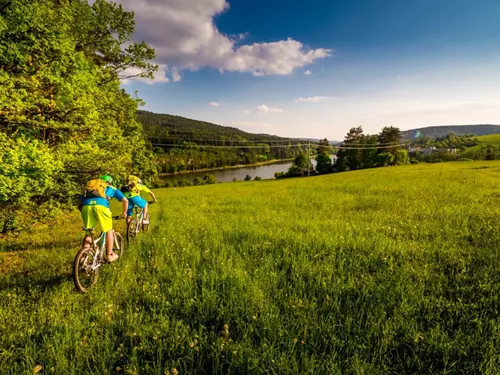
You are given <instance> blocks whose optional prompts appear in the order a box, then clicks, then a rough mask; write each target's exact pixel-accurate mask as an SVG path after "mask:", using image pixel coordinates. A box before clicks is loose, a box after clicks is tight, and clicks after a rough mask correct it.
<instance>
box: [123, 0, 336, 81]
mask: <svg viewBox="0 0 500 375" xmlns="http://www.w3.org/2000/svg"><path fill="white" fill-rule="evenodd" d="M117 1H118V2H119V3H121V4H122V5H123V6H124V8H125V9H126V10H131V11H134V13H135V21H136V33H135V36H134V38H135V39H136V40H139V41H142V40H144V41H146V42H147V43H148V44H149V45H151V46H152V47H153V48H155V50H156V60H155V61H156V62H157V63H159V64H162V65H163V66H165V67H166V66H168V67H171V68H172V72H173V73H172V79H173V80H174V81H178V80H180V74H179V71H180V70H186V69H188V70H197V69H199V68H201V67H211V68H215V69H218V70H219V71H221V72H224V71H230V72H242V73H252V74H253V75H255V76H265V75H289V74H292V73H293V71H294V70H295V69H297V68H302V67H305V66H307V65H310V64H312V63H314V62H315V61H316V60H317V59H322V58H325V57H327V56H330V55H331V54H332V51H331V50H329V49H325V48H318V49H310V48H308V47H305V46H304V45H303V44H302V43H301V42H299V41H296V40H294V39H291V38H288V39H286V40H279V41H275V42H270V43H254V44H251V45H240V42H241V40H242V39H243V38H244V37H245V34H244V33H240V34H237V35H235V36H227V35H224V34H222V33H221V32H220V31H219V30H218V29H217V27H216V26H215V24H214V17H215V16H217V15H219V14H221V13H223V12H225V11H227V10H228V9H229V3H228V2H227V1H226V0H142V1H140V2H139V1H137V0H117ZM243 31H244V30H243ZM174 69H177V70H174ZM159 81H160V82H166V81H167V80H164V79H163V80H159Z"/></svg>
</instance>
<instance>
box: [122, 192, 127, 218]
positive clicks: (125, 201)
mask: <svg viewBox="0 0 500 375" xmlns="http://www.w3.org/2000/svg"><path fill="white" fill-rule="evenodd" d="M127 210H128V199H127V198H125V197H123V199H122V215H121V216H122V217H127Z"/></svg>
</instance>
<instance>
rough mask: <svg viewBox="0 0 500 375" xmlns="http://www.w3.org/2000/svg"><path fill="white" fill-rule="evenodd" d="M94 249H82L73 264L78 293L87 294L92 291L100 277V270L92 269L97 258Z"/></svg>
mask: <svg viewBox="0 0 500 375" xmlns="http://www.w3.org/2000/svg"><path fill="white" fill-rule="evenodd" d="M96 256H97V255H96V253H95V251H94V249H92V248H90V247H84V248H82V249H81V250H80V251H79V252H78V253H77V254H76V257H75V261H74V262H73V280H74V282H75V287H76V289H77V290H78V291H80V292H82V293H85V292H87V291H88V290H89V289H91V288H92V287H93V286H94V285H95V284H96V283H97V279H98V277H99V268H100V267H98V268H96V269H95V270H93V269H92V264H93V263H94V259H95V257H96Z"/></svg>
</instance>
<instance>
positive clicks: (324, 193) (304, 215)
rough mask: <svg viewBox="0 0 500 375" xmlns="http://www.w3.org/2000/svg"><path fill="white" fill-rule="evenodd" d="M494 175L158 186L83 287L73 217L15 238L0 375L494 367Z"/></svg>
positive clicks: (456, 168)
mask: <svg viewBox="0 0 500 375" xmlns="http://www.w3.org/2000/svg"><path fill="white" fill-rule="evenodd" d="M499 182H500V163H498V162H487V163H486V162H477V163H476V162H474V163H449V164H433V165H418V166H408V167H397V168H384V169H374V170H366V171H359V172H348V173H343V174H336V175H329V176H324V177H314V178H309V179H307V178H302V179H290V180H282V181H262V182H245V183H244V182H240V183H228V184H221V185H212V186H202V187H192V188H181V189H176V190H173V189H168V190H161V191H158V195H159V198H160V199H161V204H160V205H157V206H156V207H154V209H155V212H156V215H157V220H156V226H155V227H154V228H153V229H154V230H153V234H152V235H151V236H147V237H146V238H144V241H143V242H142V243H141V244H139V245H137V246H136V247H133V248H131V249H130V251H129V252H128V253H127V254H126V257H124V259H122V260H121V261H120V262H118V263H117V264H115V265H113V266H108V267H106V268H105V269H104V270H103V273H102V275H101V277H102V278H101V279H100V280H99V283H98V285H97V287H96V289H94V290H93V291H92V292H91V293H89V294H87V295H80V294H77V293H75V292H74V289H73V285H72V282H71V279H70V270H71V261H72V258H73V256H74V254H75V253H76V250H77V248H78V238H79V234H78V233H77V228H78V226H79V222H78V220H76V221H73V222H71V221H68V222H64V223H62V225H58V228H54V233H56V235H57V237H56V238H54V239H53V240H52V239H51V238H50V237H49V234H48V233H49V232H50V229H46V230H41V231H40V232H36V233H33V234H32V235H31V236H30V239H29V242H28V241H27V240H26V237H24V238H19V239H17V240H10V241H9V242H6V241H5V240H4V241H2V242H1V245H2V249H1V251H2V252H0V269H1V272H2V274H1V276H0V332H2V334H1V335H0V373H2V374H3V373H12V374H20V373H26V374H28V373H32V372H33V368H34V367H35V366H36V365H39V364H40V365H43V366H44V370H42V371H46V372H47V373H51V372H50V369H51V368H52V367H53V368H54V372H55V373H58V374H89V373H95V374H105V373H109V374H112V373H113V374H115V373H118V374H119V373H130V374H133V373H136V374H164V373H165V371H166V370H171V369H172V368H176V369H177V370H178V371H179V373H180V374H193V373H200V374H201V373H249V374H255V373H273V374H278V373H279V374H288V373H289V374H297V373H310V374H326V373H339V374H340V373H357V374H363V373H364V374H390V373H392V374H402V373H463V374H473V373H486V374H496V373H497V371H498V368H499V366H500V360H499V358H500V345H499V344H500V318H499V308H500V300H499V298H500V297H499V296H500V281H499V274H500V262H498V258H499V255H500V249H499V245H498V244H499V240H500V229H499V228H498V227H497V218H498V217H499V214H500V206H499V204H498V203H499V201H500V193H498V191H497V188H496V187H497V186H498V183H499ZM225 325H227V326H225Z"/></svg>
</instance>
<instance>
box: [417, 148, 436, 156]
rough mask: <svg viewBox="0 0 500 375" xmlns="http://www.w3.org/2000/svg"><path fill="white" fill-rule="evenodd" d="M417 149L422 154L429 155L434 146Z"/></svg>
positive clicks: (433, 150)
mask: <svg viewBox="0 0 500 375" xmlns="http://www.w3.org/2000/svg"><path fill="white" fill-rule="evenodd" d="M419 151H420V153H422V154H423V155H430V154H432V153H433V152H435V151H436V147H425V148H421V149H420V150H419Z"/></svg>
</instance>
